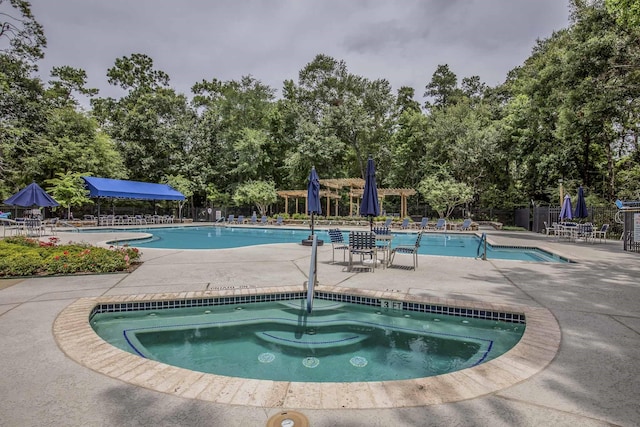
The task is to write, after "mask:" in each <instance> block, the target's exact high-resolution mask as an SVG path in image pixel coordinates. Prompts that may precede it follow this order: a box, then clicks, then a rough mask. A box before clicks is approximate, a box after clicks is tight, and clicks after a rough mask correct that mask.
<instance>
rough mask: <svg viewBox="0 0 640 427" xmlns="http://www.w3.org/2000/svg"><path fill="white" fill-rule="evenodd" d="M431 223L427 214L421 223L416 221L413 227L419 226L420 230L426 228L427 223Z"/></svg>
mask: <svg viewBox="0 0 640 427" xmlns="http://www.w3.org/2000/svg"><path fill="white" fill-rule="evenodd" d="M428 223H429V218H427V217H426V216H423V217H422V220H421V221H420V224H418V223H416V222H414V223H413V224H412V225H413V228H417V229H418V230H424V229H425V228H427V224H428Z"/></svg>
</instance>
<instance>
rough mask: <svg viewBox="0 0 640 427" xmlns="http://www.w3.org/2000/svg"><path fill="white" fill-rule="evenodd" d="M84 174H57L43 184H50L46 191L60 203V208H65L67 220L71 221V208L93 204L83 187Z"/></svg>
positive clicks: (87, 191)
mask: <svg viewBox="0 0 640 427" xmlns="http://www.w3.org/2000/svg"><path fill="white" fill-rule="evenodd" d="M86 175H87V174H86V173H80V172H66V173H62V172H58V173H56V176H57V178H51V179H47V180H46V181H45V182H46V183H47V184H50V187H49V188H48V189H47V191H49V192H50V193H51V195H52V196H53V198H54V199H55V200H56V201H57V202H58V203H60V206H62V207H63V208H67V218H69V219H71V207H72V206H81V205H86V204H90V203H93V200H91V199H90V198H89V190H87V189H86V188H85V186H84V180H83V179H82V176H86Z"/></svg>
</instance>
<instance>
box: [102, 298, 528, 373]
mask: <svg viewBox="0 0 640 427" xmlns="http://www.w3.org/2000/svg"><path fill="white" fill-rule="evenodd" d="M256 300H257V299H256ZM220 302H221V301H219V300H218V301H217V303H218V304H216V305H209V306H202V305H197V306H195V307H188V308H187V307H184V308H182V307H180V308H171V309H166V308H162V307H161V308H157V307H156V308H155V309H144V307H143V308H141V309H139V310H133V311H124V312H123V311H119V312H105V313H96V314H95V315H94V316H93V317H92V319H91V325H92V327H93V329H94V330H95V331H96V333H97V334H98V335H99V336H100V337H102V338H103V339H105V340H106V341H107V342H109V343H111V344H113V345H115V346H117V347H118V348H120V349H122V350H125V351H129V352H131V353H134V354H138V355H139V356H142V357H145V358H150V359H153V360H157V361H159V362H163V363H167V364H170V365H173V366H179V367H182V368H185V369H190V370H193V371H200V372H207V373H212V374H219V375H226V376H232V377H243V378H254V379H259V380H273V381H293V382H355V381H359V382H367V381H391V380H405V379H411V378H423V377H430V376H435V375H442V374H447V373H450V372H454V371H458V370H461V369H465V368H469V367H473V366H477V365H479V364H481V363H486V362H488V361H490V360H493V359H495V358H497V357H499V356H500V355H502V354H504V353H505V352H506V351H508V350H509V349H511V348H512V347H513V346H514V345H515V344H516V343H517V342H518V341H519V340H520V338H521V336H522V334H523V332H524V330H525V324H524V319H523V318H522V317H521V316H518V315H515V314H511V315H510V316H509V320H510V321H506V320H505V319H506V317H505V316H503V317H502V319H501V320H499V319H497V318H496V319H491V318H488V319H487V318H479V317H480V314H479V312H478V315H477V317H473V316H471V315H470V316H467V315H466V313H465V316H459V315H458V316H455V315H449V314H444V313H442V312H440V313H431V312H429V313H427V312H424V307H422V310H423V311H419V310H418V309H415V310H409V306H408V305H406V304H405V305H403V304H402V303H401V302H397V301H386V307H384V308H383V304H384V303H385V301H377V302H376V303H375V304H372V305H367V304H356V303H347V302H344V301H330V300H323V299H317V300H316V301H315V304H314V310H313V312H312V313H311V314H307V313H306V310H305V303H304V299H283V300H280V301H276V302H263V301H251V302H245V303H239V304H233V305H229V304H220ZM489 317H490V316H489ZM496 317H499V316H496Z"/></svg>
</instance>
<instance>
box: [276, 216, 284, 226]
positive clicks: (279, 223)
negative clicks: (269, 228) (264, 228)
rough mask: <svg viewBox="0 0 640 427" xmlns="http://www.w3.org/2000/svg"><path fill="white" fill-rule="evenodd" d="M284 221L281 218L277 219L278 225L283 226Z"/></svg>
mask: <svg viewBox="0 0 640 427" xmlns="http://www.w3.org/2000/svg"><path fill="white" fill-rule="evenodd" d="M282 221H283V219H282V217H281V216H279V217H278V219H276V225H282V224H283V222H282Z"/></svg>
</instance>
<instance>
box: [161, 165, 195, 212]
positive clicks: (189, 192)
mask: <svg viewBox="0 0 640 427" xmlns="http://www.w3.org/2000/svg"><path fill="white" fill-rule="evenodd" d="M162 182H163V183H164V184H167V185H170V186H171V187H173V188H175V189H176V190H178V191H179V192H181V193H182V194H183V195H184V197H185V199H184V200H180V201H178V218H180V219H181V220H182V207H183V206H184V204H185V203H186V202H187V201H188V200H189V199H191V197H192V196H193V187H194V184H193V182H191V181H189V180H188V179H187V178H185V177H183V176H182V175H175V176H174V175H165V176H164V177H163V178H162Z"/></svg>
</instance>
